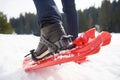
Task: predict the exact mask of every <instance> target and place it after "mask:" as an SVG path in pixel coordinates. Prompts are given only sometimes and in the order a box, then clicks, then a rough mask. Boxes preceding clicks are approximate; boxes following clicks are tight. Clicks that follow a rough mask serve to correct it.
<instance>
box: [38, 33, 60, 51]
mask: <svg viewBox="0 0 120 80" xmlns="http://www.w3.org/2000/svg"><path fill="white" fill-rule="evenodd" d="M40 41H41V42H42V43H44V44H45V45H46V46H47V47H48V48H49V49H50V52H53V53H54V52H55V53H56V52H57V51H58V47H57V46H56V45H55V44H54V43H52V42H50V41H48V40H47V39H46V38H45V37H44V36H42V35H41V39H40Z"/></svg>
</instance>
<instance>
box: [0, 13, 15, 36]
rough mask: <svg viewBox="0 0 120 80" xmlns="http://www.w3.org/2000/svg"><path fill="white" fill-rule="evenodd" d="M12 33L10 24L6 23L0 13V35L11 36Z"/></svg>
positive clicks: (5, 18) (5, 19) (4, 17)
mask: <svg viewBox="0 0 120 80" xmlns="http://www.w3.org/2000/svg"><path fill="white" fill-rule="evenodd" d="M12 32H13V29H12V27H11V25H10V23H8V21H7V17H6V15H4V14H3V13H2V12H0V33H3V34H11V33H12Z"/></svg>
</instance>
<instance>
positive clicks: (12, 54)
mask: <svg viewBox="0 0 120 80" xmlns="http://www.w3.org/2000/svg"><path fill="white" fill-rule="evenodd" d="M38 42H39V38H38V37H35V36H33V35H3V34H0V80H120V34H114V33H113V34H112V41H111V44H110V45H108V46H105V47H103V48H102V49H101V51H100V52H99V53H98V54H95V55H92V56H89V57H88V58H89V60H90V61H89V62H86V63H82V64H80V65H79V64H77V63H74V62H69V63H65V64H62V65H56V66H52V67H49V68H44V69H41V70H38V71H35V72H31V73H26V72H24V70H23V69H22V61H23V59H24V55H25V54H27V53H29V50H31V49H35V48H36V47H37V44H38Z"/></svg>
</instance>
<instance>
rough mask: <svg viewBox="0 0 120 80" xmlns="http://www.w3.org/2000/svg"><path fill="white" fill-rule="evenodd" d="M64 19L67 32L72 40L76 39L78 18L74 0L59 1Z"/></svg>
mask: <svg viewBox="0 0 120 80" xmlns="http://www.w3.org/2000/svg"><path fill="white" fill-rule="evenodd" d="M61 1H62V5H63V11H64V13H65V17H66V23H67V25H66V27H67V32H68V34H70V35H73V40H74V39H75V38H76V37H78V16H77V11H76V8H75V2H74V1H75V0H61Z"/></svg>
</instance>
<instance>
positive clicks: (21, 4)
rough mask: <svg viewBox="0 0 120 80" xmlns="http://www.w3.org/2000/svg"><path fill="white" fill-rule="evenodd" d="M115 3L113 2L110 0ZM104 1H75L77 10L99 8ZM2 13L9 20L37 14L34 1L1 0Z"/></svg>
mask: <svg viewBox="0 0 120 80" xmlns="http://www.w3.org/2000/svg"><path fill="white" fill-rule="evenodd" d="M110 1H113V0H110ZM55 2H56V4H57V6H58V8H59V10H60V12H62V5H61V0H55ZM101 2H102V0H75V3H76V8H77V10H78V9H81V10H84V9H86V8H89V7H90V6H95V7H98V6H100V5H101ZM0 11H2V12H3V13H4V14H6V15H7V17H8V18H11V17H18V16H19V14H20V13H25V12H32V13H36V9H35V6H34V3H33V0H0Z"/></svg>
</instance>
